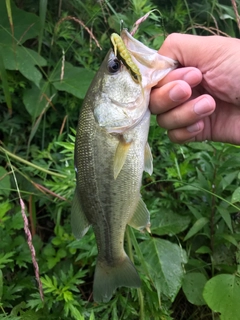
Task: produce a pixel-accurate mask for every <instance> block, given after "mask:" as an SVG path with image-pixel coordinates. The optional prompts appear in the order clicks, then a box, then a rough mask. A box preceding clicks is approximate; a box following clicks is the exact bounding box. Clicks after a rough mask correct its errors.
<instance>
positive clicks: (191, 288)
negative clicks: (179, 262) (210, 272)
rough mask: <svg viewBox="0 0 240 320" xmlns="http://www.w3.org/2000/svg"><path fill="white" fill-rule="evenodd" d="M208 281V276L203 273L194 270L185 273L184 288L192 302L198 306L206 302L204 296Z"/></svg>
mask: <svg viewBox="0 0 240 320" xmlns="http://www.w3.org/2000/svg"><path fill="white" fill-rule="evenodd" d="M206 282H207V278H206V277H205V276H204V274H202V273H199V272H192V273H187V274H185V276H184V279H183V285H182V289H183V292H184V294H185V296H186V297H187V299H188V301H189V302H190V303H192V304H195V305H197V306H201V305H204V304H206V302H205V301H204V299H203V296H202V293H203V288H204V286H205V284H206Z"/></svg>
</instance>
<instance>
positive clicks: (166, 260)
mask: <svg viewBox="0 0 240 320" xmlns="http://www.w3.org/2000/svg"><path fill="white" fill-rule="evenodd" d="M140 249H141V251H142V254H143V256H144V258H145V261H146V263H147V265H148V267H149V273H150V275H151V277H152V278H153V279H154V283H156V285H158V287H159V288H161V293H162V294H164V295H165V296H166V297H167V298H168V299H169V300H170V301H173V300H174V298H175V297H176V295H177V293H178V291H179V289H180V288H181V285H182V280H183V275H184V270H183V264H184V263H186V262H187V259H186V253H185V251H184V250H183V249H182V248H180V247H179V246H178V245H177V244H173V243H171V242H169V241H167V240H162V239H157V238H150V239H149V240H147V241H144V242H142V243H141V244H140Z"/></svg>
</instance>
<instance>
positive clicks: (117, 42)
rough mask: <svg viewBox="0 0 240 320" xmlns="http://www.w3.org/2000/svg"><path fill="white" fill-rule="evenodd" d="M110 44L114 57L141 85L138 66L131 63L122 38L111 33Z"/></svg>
mask: <svg viewBox="0 0 240 320" xmlns="http://www.w3.org/2000/svg"><path fill="white" fill-rule="evenodd" d="M111 42H112V44H113V48H114V54H115V56H116V57H118V58H119V60H121V61H122V62H123V64H124V65H125V66H126V68H127V69H128V70H129V71H130V73H131V75H132V78H133V80H134V81H135V82H137V83H140V84H141V82H142V75H141V73H140V70H139V68H138V66H137V65H136V64H135V63H134V62H133V60H132V57H131V55H130V53H129V51H128V49H127V47H126V46H125V44H124V42H123V40H122V38H121V37H120V36H119V35H118V34H117V33H112V35H111Z"/></svg>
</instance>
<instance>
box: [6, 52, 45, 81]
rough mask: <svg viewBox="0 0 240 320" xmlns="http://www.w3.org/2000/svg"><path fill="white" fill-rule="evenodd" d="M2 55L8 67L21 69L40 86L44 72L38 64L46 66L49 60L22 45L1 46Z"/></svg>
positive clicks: (9, 68)
mask: <svg viewBox="0 0 240 320" xmlns="http://www.w3.org/2000/svg"><path fill="white" fill-rule="evenodd" d="M0 55H1V56H2V59H3V63H4V66H5V68H6V69H8V70H18V71H20V72H21V73H22V74H23V75H24V76H25V77H26V78H27V79H29V80H30V81H33V82H34V83H35V84H36V85H37V86H39V83H40V80H41V79H42V74H41V72H40V71H39V70H38V69H37V68H36V66H45V65H46V64H47V62H46V60H45V59H44V58H42V57H41V56H40V55H39V54H38V53H37V52H35V51H33V50H31V49H27V48H24V47H20V46H15V47H12V46H0Z"/></svg>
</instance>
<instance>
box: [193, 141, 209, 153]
mask: <svg viewBox="0 0 240 320" xmlns="http://www.w3.org/2000/svg"><path fill="white" fill-rule="evenodd" d="M188 146H189V147H191V148H192V149H194V150H201V151H208V152H214V148H213V147H212V146H211V145H210V144H209V143H207V142H205V141H203V142H190V143H188Z"/></svg>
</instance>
